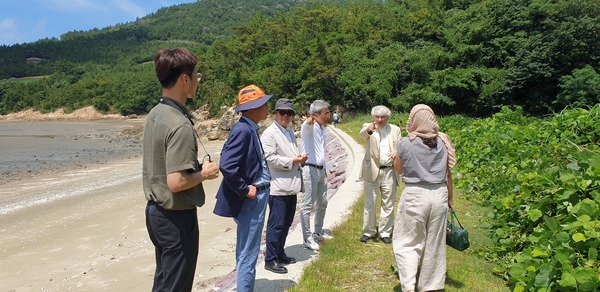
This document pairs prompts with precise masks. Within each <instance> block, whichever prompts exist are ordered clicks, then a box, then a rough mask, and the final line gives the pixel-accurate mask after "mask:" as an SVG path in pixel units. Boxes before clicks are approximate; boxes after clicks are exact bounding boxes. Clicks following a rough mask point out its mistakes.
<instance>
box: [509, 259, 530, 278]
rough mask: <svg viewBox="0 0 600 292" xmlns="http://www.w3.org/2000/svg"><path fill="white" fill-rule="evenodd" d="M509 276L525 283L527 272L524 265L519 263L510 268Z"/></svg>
mask: <svg viewBox="0 0 600 292" xmlns="http://www.w3.org/2000/svg"><path fill="white" fill-rule="evenodd" d="M509 274H510V275H511V276H512V277H513V278H515V279H517V280H520V281H525V275H526V272H525V268H524V267H523V265H522V264H518V263H517V264H514V265H512V267H510V270H509Z"/></svg>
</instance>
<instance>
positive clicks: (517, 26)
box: [0, 0, 600, 117]
mask: <svg viewBox="0 0 600 292" xmlns="http://www.w3.org/2000/svg"><path fill="white" fill-rule="evenodd" d="M599 18H600V2H598V1H592V0H558V1H550V0H529V1H520V0H519V1H517V0H503V1H496V0H464V1H443V0H434V1H425V0H418V1H415V0H410V1H408V0H388V1H375V0H353V1H341V0H340V1H333V0H330V1H316V0H308V1H299V0H297V1H293V0H287V1H271V0H249V1H233V0H229V1H218V0H203V1H198V2H195V3H191V4H185V5H178V6H174V7H168V8H163V9H161V10H159V11H157V12H156V13H154V14H151V15H148V16H146V17H143V18H140V19H138V20H137V21H135V22H132V23H126V24H117V25H115V26H114V27H108V28H103V29H96V30H92V31H86V32H68V33H66V34H64V35H63V36H62V37H61V39H60V40H57V39H44V40H40V41H37V42H34V43H30V44H21V45H15V46H10V47H7V46H2V47H0V56H2V57H0V78H3V79H9V78H11V77H15V78H20V77H27V76H46V77H44V78H39V79H35V80H31V81H29V82H19V83H17V82H2V83H0V114H6V113H10V112H15V111H21V110H25V109H29V108H33V109H37V110H40V111H53V110H55V109H57V108H65V109H66V110H67V111H70V110H74V109H77V108H81V107H84V106H89V105H92V106H94V107H95V108H96V109H97V110H99V111H102V112H106V113H120V114H123V115H128V114H144V113H146V112H147V111H148V110H149V109H150V108H151V107H152V106H153V105H154V104H155V103H156V102H157V98H158V96H159V95H160V86H159V84H158V82H157V81H156V80H155V78H154V77H153V69H152V62H151V61H152V58H153V55H154V53H155V52H156V51H157V50H158V49H159V48H161V47H165V46H170V47H174V46H184V47H187V48H189V49H191V50H192V51H194V52H195V53H196V54H197V55H198V56H199V57H200V59H201V62H200V65H199V69H200V72H202V74H203V79H202V82H201V83H200V86H199V90H198V98H197V99H195V100H192V101H190V103H189V106H190V107H192V108H199V107H203V106H205V108H206V109H208V110H209V111H210V112H211V113H212V114H213V115H217V114H219V113H220V111H219V109H220V108H221V107H222V106H225V105H227V106H229V105H232V104H234V103H235V102H236V94H237V91H238V89H239V88H241V87H243V86H245V85H247V84H249V83H255V84H260V86H261V88H264V90H265V91H267V92H269V93H273V94H275V95H276V96H278V97H287V98H291V99H292V100H294V101H295V103H296V104H298V106H299V108H301V109H304V108H305V107H306V106H307V105H308V104H310V102H311V101H312V100H314V99H317V98H323V99H326V100H328V101H330V102H331V103H332V104H334V105H339V106H342V107H344V108H345V109H348V110H349V111H363V110H364V109H366V108H370V107H371V106H373V105H376V104H385V105H387V106H389V107H390V108H391V109H393V110H395V111H400V112H402V111H407V110H408V109H410V107H411V106H412V105H413V104H415V103H427V104H429V105H431V106H432V107H433V108H434V109H435V110H436V112H437V113H440V114H464V115H469V116H478V117H486V116H489V115H491V114H493V113H496V112H498V111H500V109H501V108H502V106H521V107H522V108H523V111H524V112H525V113H527V114H533V115H538V116H541V115H545V114H549V113H553V112H559V111H561V110H562V109H563V108H565V107H566V106H569V105H578V106H581V105H593V104H595V103H597V102H598V98H599V95H600V93H599V92H598V88H600V76H599V75H598V69H599V62H600V53H599V51H598V50H597V49H596V48H597V47H598V46H599V45H600V34H598V33H596V32H597V31H600V19H599Z"/></svg>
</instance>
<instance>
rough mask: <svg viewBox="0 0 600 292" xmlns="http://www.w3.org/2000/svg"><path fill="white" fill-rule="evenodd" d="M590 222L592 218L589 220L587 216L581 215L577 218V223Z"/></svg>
mask: <svg viewBox="0 0 600 292" xmlns="http://www.w3.org/2000/svg"><path fill="white" fill-rule="evenodd" d="M590 220H592V218H590V216H588V215H581V216H579V217H577V221H579V222H590Z"/></svg>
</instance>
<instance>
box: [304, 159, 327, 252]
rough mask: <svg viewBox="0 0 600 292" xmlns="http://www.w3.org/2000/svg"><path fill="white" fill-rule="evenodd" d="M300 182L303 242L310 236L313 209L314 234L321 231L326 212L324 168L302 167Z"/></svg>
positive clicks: (325, 176) (325, 177)
mask: <svg viewBox="0 0 600 292" xmlns="http://www.w3.org/2000/svg"><path fill="white" fill-rule="evenodd" d="M302 180H303V181H304V193H303V194H302V201H301V206H300V225H302V234H303V237H304V240H307V239H308V237H309V236H311V231H310V213H311V211H312V209H313V206H314V207H315V209H316V210H315V233H320V232H321V231H322V230H323V221H324V219H325V211H326V210H327V175H326V173H325V168H322V169H318V168H316V167H312V166H308V165H306V166H304V167H302Z"/></svg>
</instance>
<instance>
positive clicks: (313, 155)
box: [300, 121, 326, 167]
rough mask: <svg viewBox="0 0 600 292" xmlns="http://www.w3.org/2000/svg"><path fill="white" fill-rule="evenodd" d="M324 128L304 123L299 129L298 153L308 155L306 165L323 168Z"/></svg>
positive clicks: (315, 124) (316, 124)
mask: <svg viewBox="0 0 600 292" xmlns="http://www.w3.org/2000/svg"><path fill="white" fill-rule="evenodd" d="M325 143H326V141H325V126H320V125H319V123H317V122H315V123H314V124H312V125H309V124H308V123H307V122H306V121H304V123H302V126H301V128H300V153H301V154H302V153H308V160H307V161H306V163H310V164H315V165H320V166H323V167H325Z"/></svg>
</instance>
